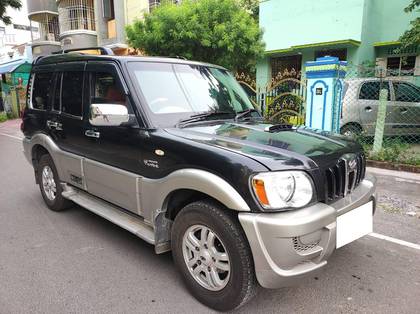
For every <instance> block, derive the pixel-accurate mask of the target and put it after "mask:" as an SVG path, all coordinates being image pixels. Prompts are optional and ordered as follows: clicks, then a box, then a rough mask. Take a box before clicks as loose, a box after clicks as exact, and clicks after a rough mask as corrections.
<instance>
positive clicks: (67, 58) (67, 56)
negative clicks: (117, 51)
mask: <svg viewBox="0 0 420 314" xmlns="http://www.w3.org/2000/svg"><path fill="white" fill-rule="evenodd" d="M99 60H102V61H103V60H111V61H117V62H119V63H124V62H130V61H143V62H162V63H177V64H195V65H203V66H210V67H217V68H220V69H224V68H223V67H221V66H218V65H214V64H210V63H205V62H198V61H191V60H185V59H178V58H169V57H144V56H116V55H89V54H81V53H62V54H52V55H48V56H44V57H39V58H37V59H36V60H35V61H34V65H47V64H55V63H63V62H72V61H99Z"/></svg>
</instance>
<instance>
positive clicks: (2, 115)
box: [0, 112, 8, 123]
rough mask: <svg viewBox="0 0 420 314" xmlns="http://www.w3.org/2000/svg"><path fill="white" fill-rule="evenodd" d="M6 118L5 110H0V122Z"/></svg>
mask: <svg viewBox="0 0 420 314" xmlns="http://www.w3.org/2000/svg"><path fill="white" fill-rule="evenodd" d="M7 119H8V117H7V114H6V112H0V123H1V122H4V121H6V120H7Z"/></svg>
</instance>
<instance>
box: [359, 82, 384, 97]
mask: <svg viewBox="0 0 420 314" xmlns="http://www.w3.org/2000/svg"><path fill="white" fill-rule="evenodd" d="M381 89H387V90H388V100H390V99H391V98H390V97H391V95H390V93H389V83H388V82H381V81H373V82H366V83H363V85H362V87H361V88H360V93H359V99H363V100H379V92H380V90H381Z"/></svg>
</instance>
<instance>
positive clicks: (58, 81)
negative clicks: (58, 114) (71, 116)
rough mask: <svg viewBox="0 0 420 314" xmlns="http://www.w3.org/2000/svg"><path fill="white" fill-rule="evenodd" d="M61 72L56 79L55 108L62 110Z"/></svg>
mask: <svg viewBox="0 0 420 314" xmlns="http://www.w3.org/2000/svg"><path fill="white" fill-rule="evenodd" d="M61 77H62V75H61V73H60V74H58V75H57V78H56V81H55V90H54V101H53V110H55V111H60V94H61Z"/></svg>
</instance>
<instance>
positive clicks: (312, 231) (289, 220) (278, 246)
mask: <svg viewBox="0 0 420 314" xmlns="http://www.w3.org/2000/svg"><path fill="white" fill-rule="evenodd" d="M375 182H376V179H375V178H374V177H373V176H368V175H367V176H366V178H365V179H364V180H363V181H362V182H361V183H360V184H359V186H358V187H357V188H356V189H354V191H352V193H351V194H349V195H347V196H346V197H344V198H342V199H340V200H338V201H337V202H335V203H333V204H329V205H327V204H324V203H317V204H314V205H312V206H310V207H306V208H302V209H298V210H294V211H288V212H281V213H240V214H239V221H240V223H241V225H242V227H243V229H244V231H245V234H246V236H247V238H248V241H249V244H250V246H251V250H252V254H253V257H254V264H255V272H256V276H257V279H258V282H259V283H260V285H261V286H263V287H265V288H280V287H286V286H290V285H292V284H294V283H295V282H296V281H299V280H300V279H302V278H305V277H306V276H308V275H312V274H313V273H314V272H315V271H316V270H318V269H320V268H321V267H323V266H325V265H326V264H327V259H328V257H329V256H330V255H331V253H332V252H333V251H334V250H335V248H336V219H337V217H338V216H341V215H343V214H345V213H347V212H348V211H351V210H353V209H355V208H358V207H360V206H361V205H363V204H365V203H367V202H369V201H373V205H374V210H375V203H376V198H375Z"/></svg>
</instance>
